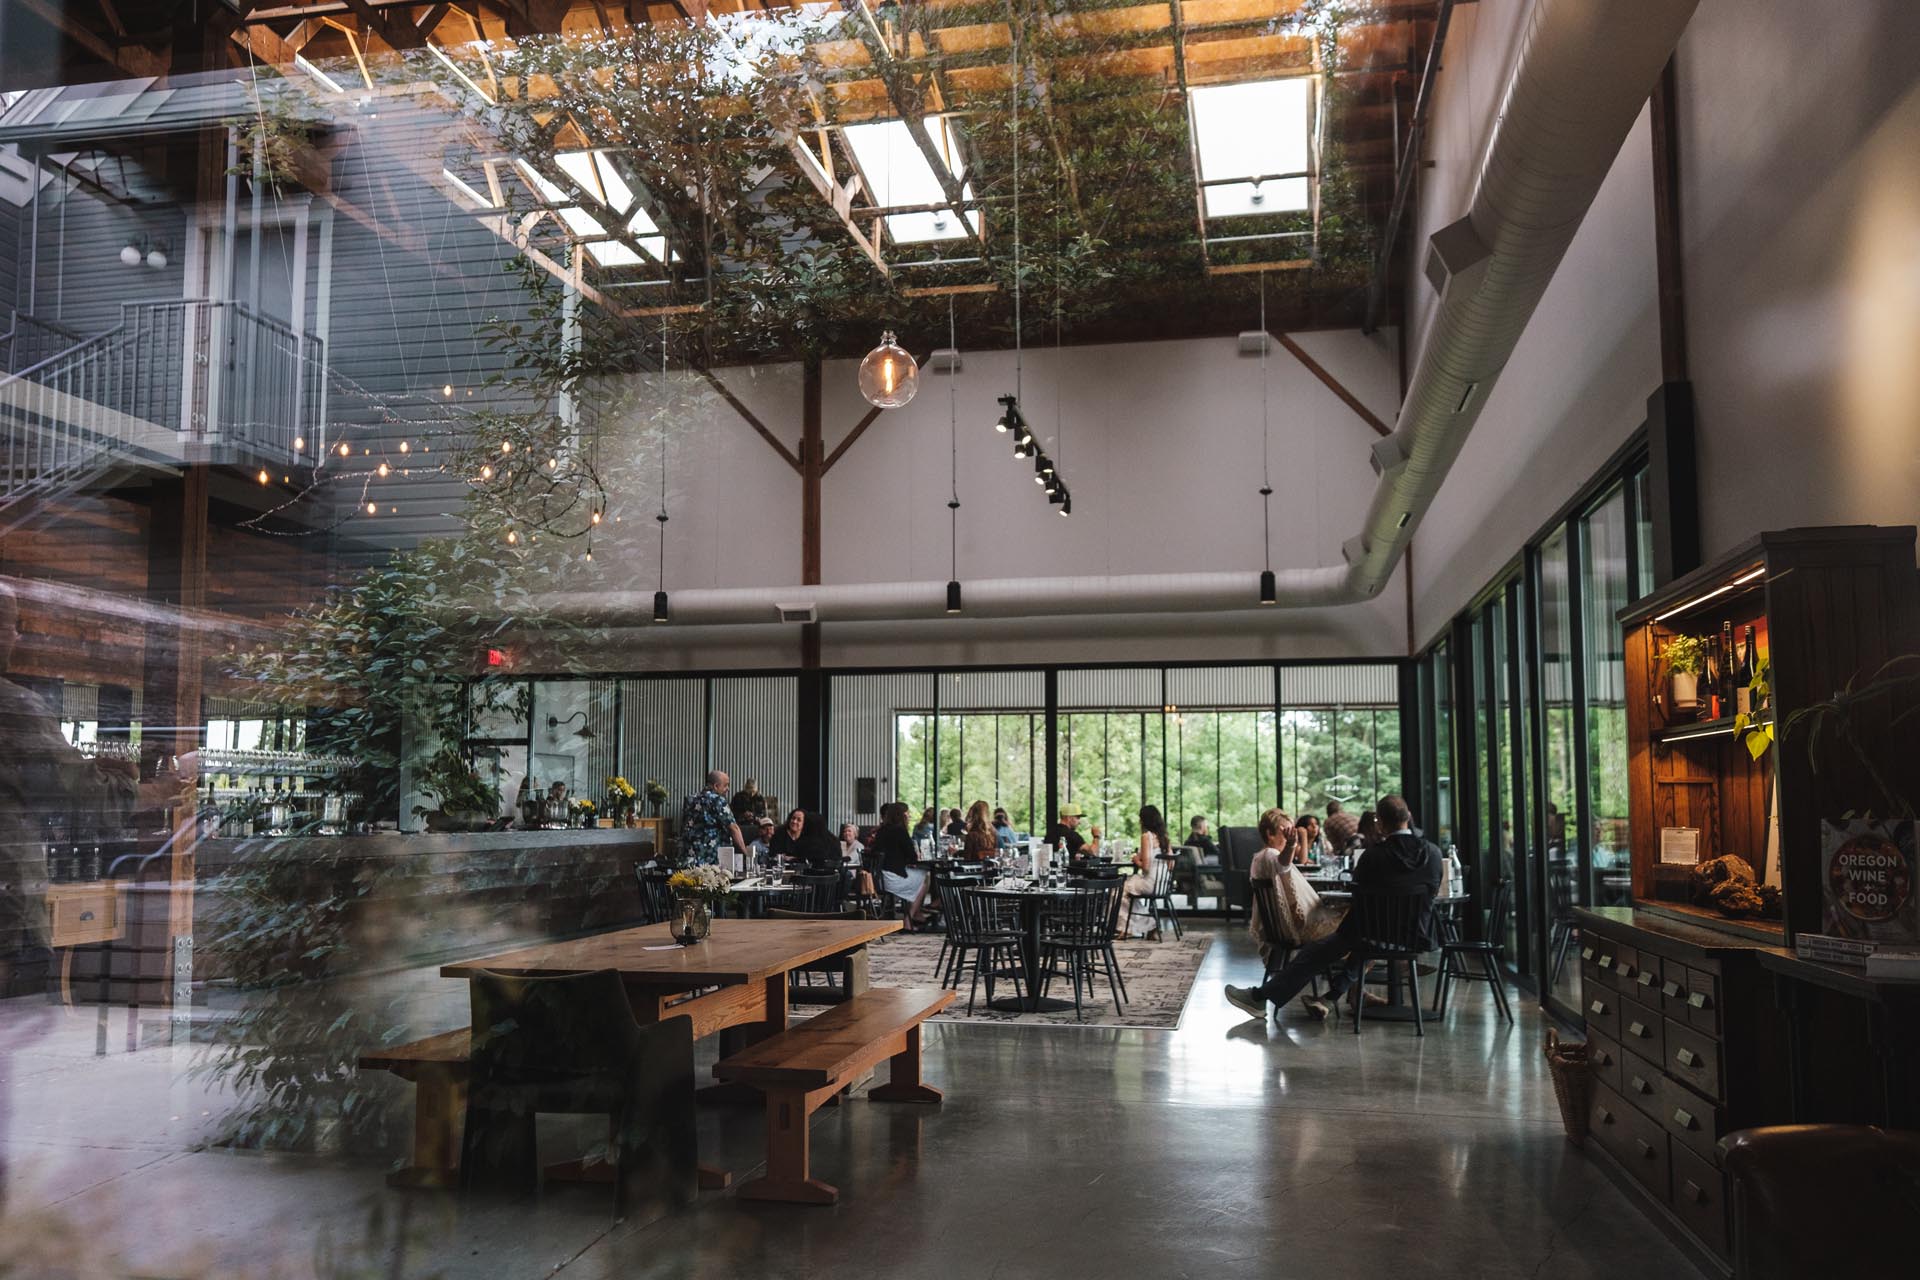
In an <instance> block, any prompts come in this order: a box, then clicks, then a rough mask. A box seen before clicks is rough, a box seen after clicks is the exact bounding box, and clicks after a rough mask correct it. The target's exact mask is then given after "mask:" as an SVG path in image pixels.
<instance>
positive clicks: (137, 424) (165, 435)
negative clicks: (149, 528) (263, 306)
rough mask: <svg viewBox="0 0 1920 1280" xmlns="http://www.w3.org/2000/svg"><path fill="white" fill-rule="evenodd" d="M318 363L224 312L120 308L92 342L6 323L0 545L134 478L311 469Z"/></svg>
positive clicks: (284, 339) (300, 340) (277, 335)
mask: <svg viewBox="0 0 1920 1280" xmlns="http://www.w3.org/2000/svg"><path fill="white" fill-rule="evenodd" d="M322 352H323V348H322V344H321V342H320V340H319V339H318V338H315V337H311V336H308V335H303V334H297V333H295V332H294V331H293V330H292V329H291V328H289V327H288V326H287V325H285V324H282V323H280V322H279V321H277V320H274V319H271V318H269V317H265V316H260V315H257V314H255V313H254V312H253V311H251V310H249V309H248V308H247V307H245V306H244V305H242V304H240V303H238V302H232V301H218V300H211V299H183V300H180V301H168V302H139V303H123V304H122V305H121V308H120V322H119V323H118V324H116V325H115V326H114V327H113V328H111V329H108V330H107V331H106V332H104V333H100V334H94V335H92V336H86V335H82V334H79V333H77V332H75V331H74V330H72V329H69V328H66V327H65V326H62V325H59V324H55V323H52V322H49V321H46V320H43V319H39V318H36V317H33V316H28V315H23V314H18V313H16V314H15V315H14V317H13V323H12V325H11V327H10V328H9V329H8V331H7V332H6V333H5V334H0V355H4V357H5V366H4V372H0V534H4V533H7V532H9V531H11V530H13V529H15V528H17V527H19V526H21V525H22V524H24V523H26V522H28V521H29V520H31V519H33V518H34V516H36V515H37V514H39V513H40V512H42V511H44V510H46V509H47V508H48V507H49V506H50V505H52V504H55V503H57V502H58V501H59V500H61V499H62V498H65V497H68V496H70V495H73V494H77V493H82V492H86V491H88V490H89V489H94V488H98V487H100V486H102V485H105V484H107V483H109V482H115V481H118V480H120V479H123V478H125V477H128V476H130V475H134V474H140V473H146V474H164V473H167V472H171V471H173V470H175V469H177V468H178V467H180V466H182V465H184V464H187V463H192V462H207V463H215V464H222V465H235V464H240V465H251V464H252V463H254V462H256V461H258V462H266V463H269V464H271V465H275V466H284V465H287V464H289V463H291V462H293V461H294V460H295V459H296V458H297V457H300V456H306V457H316V456H319V454H320V453H321V452H322V451H324V449H325V447H326V443H325V439H324V434H323V431H322V429H321V427H320V423H321V422H322V419H323V416H324V409H325V400H324V397H325V394H326V378H325V364H324V360H323V358H322ZM296 443H298V445H299V446H300V447H299V448H298V449H296V447H295V446H296Z"/></svg>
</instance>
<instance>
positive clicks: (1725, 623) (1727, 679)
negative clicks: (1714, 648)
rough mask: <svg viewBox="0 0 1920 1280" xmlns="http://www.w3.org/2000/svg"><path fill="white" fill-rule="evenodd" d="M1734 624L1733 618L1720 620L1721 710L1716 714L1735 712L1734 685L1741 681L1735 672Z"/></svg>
mask: <svg viewBox="0 0 1920 1280" xmlns="http://www.w3.org/2000/svg"><path fill="white" fill-rule="evenodd" d="M1734 662H1736V660H1734V624H1732V620H1722V622H1720V685H1718V689H1720V710H1718V712H1716V716H1732V714H1734V687H1736V685H1738V683H1740V676H1736V674H1734Z"/></svg>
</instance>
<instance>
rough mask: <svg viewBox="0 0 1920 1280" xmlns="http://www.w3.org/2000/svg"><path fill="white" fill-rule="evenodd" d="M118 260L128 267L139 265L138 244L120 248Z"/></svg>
mask: <svg viewBox="0 0 1920 1280" xmlns="http://www.w3.org/2000/svg"><path fill="white" fill-rule="evenodd" d="M120 261H122V262H124V263H126V264H127V265H128V266H130V267H137V266H139V265H140V247H139V246H138V245H131V244H130V245H128V246H127V247H126V248H124V249H122V250H121V251H120Z"/></svg>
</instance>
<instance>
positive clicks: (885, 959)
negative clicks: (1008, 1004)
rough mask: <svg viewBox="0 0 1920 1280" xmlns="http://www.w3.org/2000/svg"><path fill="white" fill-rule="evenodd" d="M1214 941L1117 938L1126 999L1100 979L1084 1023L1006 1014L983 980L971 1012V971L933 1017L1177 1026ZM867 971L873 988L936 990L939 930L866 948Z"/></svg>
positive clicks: (1060, 992)
mask: <svg viewBox="0 0 1920 1280" xmlns="http://www.w3.org/2000/svg"><path fill="white" fill-rule="evenodd" d="M1212 945H1213V939H1212V938H1210V937H1201V936H1189V937H1186V938H1184V939H1168V940H1166V941H1164V942H1116V943H1114V944H1113V950H1114V954H1115V955H1116V956H1117V957H1118V958H1119V960H1120V978H1121V981H1122V982H1124V983H1125V984H1126V993H1127V999H1126V1002H1125V1004H1124V1006H1123V1007H1122V1008H1119V1009H1115V1008H1114V1003H1113V997H1112V996H1111V995H1109V994H1108V992H1107V981H1106V978H1105V977H1104V976H1102V977H1101V978H1099V980H1098V981H1097V983H1096V986H1095V998H1093V999H1086V998H1085V997H1084V996H1083V997H1082V999H1083V1004H1084V1009H1083V1012H1082V1015H1081V1018H1082V1020H1080V1021H1075V1019H1074V1014H1073V1010H1072V1009H1071V1008H1068V1009H1067V1010H1066V1011H1064V1012H1056V1013H1007V1012H1003V1011H1002V1010H999V1009H990V1008H988V1007H987V990H986V983H985V982H982V983H981V984H980V992H979V997H978V999H976V1000H975V1001H974V1008H973V1012H972V1013H968V1012H967V987H968V984H969V983H970V982H971V981H972V974H971V972H969V973H968V975H967V977H966V978H964V979H963V980H962V981H961V983H960V999H959V1000H957V1001H955V1002H954V1003H953V1004H951V1005H949V1006H947V1009H946V1012H944V1013H941V1014H939V1015H937V1016H936V1017H935V1018H934V1021H936V1022H989V1023H1000V1024H1003V1025H1006V1024H1013V1025H1021V1026H1049V1027H1076V1026H1077V1027H1153V1028H1165V1029H1169V1030H1170V1029H1172V1028H1174V1027H1177V1026H1179V1025H1180V1017H1181V1015H1182V1014H1183V1013H1184V1012H1185V1011H1186V1007H1187V997H1188V996H1189V995H1191V994H1192V992H1193V979H1194V975H1195V974H1196V973H1198V972H1199V971H1200V963H1201V961H1203V960H1205V959H1206V957H1207V948H1209V947H1211V946H1212ZM868 954H869V956H870V957H871V959H870V962H869V963H870V969H869V976H870V978H871V981H872V983H873V985H874V986H876V987H934V986H938V985H940V978H939V974H938V973H937V972H936V965H937V964H938V961H939V958H940V935H939V934H910V935H909V934H894V935H892V936H891V937H886V938H882V939H880V940H879V941H878V942H875V943H873V944H871V945H870V947H869V948H868ZM993 993H994V995H996V996H1010V995H1012V994H1013V984H1012V983H1011V982H1007V981H1002V982H997V983H995V984H994V992H993ZM1048 995H1050V996H1054V997H1058V998H1060V999H1065V1000H1071V999H1072V998H1073V988H1072V986H1071V985H1069V984H1068V983H1067V981H1066V979H1065V978H1056V979H1054V981H1053V984H1052V986H1051V987H1050V988H1049V989H1048Z"/></svg>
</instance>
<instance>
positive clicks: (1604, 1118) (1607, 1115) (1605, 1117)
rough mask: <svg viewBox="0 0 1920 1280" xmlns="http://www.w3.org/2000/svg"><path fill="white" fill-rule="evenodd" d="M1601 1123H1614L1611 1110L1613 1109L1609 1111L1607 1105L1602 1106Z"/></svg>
mask: <svg viewBox="0 0 1920 1280" xmlns="http://www.w3.org/2000/svg"><path fill="white" fill-rule="evenodd" d="M1600 1123H1601V1124H1612V1123H1613V1112H1611V1111H1609V1110H1607V1109H1606V1108H1605V1107H1601V1108H1600Z"/></svg>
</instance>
